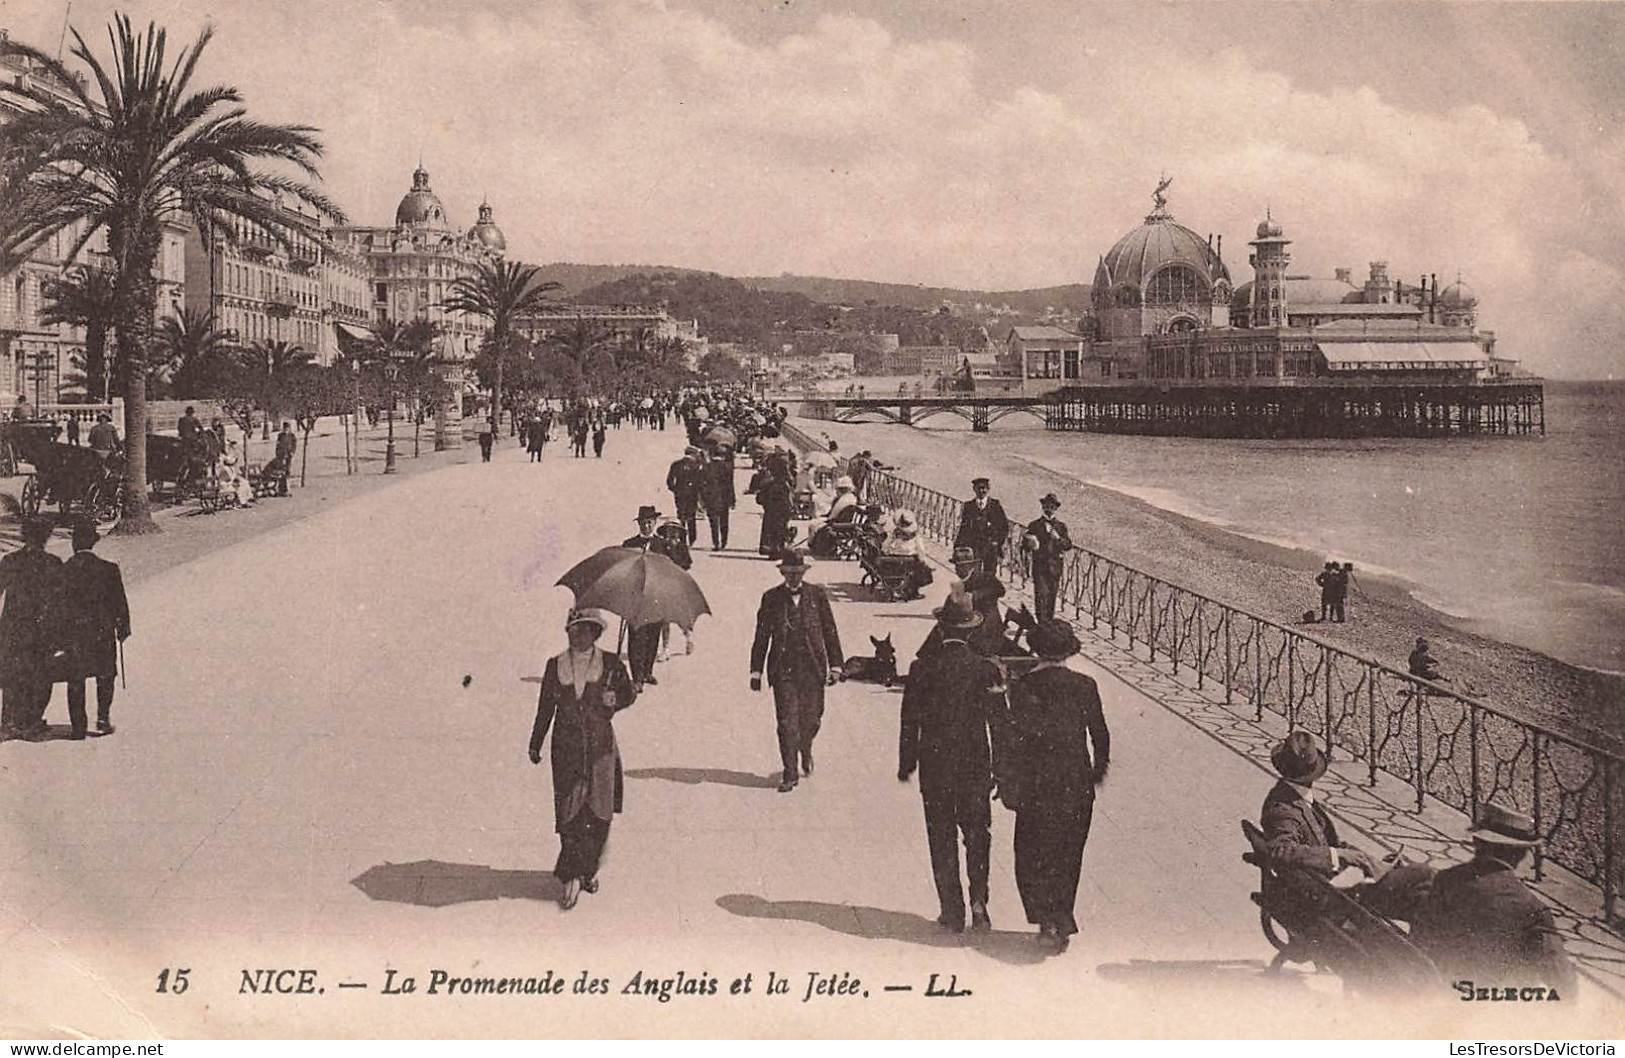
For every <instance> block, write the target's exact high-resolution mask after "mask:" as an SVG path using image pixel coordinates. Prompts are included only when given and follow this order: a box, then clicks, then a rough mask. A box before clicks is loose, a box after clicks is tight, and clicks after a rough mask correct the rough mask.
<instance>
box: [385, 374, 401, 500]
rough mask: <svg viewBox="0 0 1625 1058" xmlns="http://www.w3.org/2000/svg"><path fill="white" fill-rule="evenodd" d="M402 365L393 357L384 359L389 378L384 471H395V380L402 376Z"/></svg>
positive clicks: (387, 377)
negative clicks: (387, 436) (387, 426)
mask: <svg viewBox="0 0 1625 1058" xmlns="http://www.w3.org/2000/svg"><path fill="white" fill-rule="evenodd" d="M400 374H401V365H400V364H397V363H396V362H395V361H394V360H393V359H390V360H386V361H384V377H385V378H386V379H388V380H389V409H388V412H389V439H388V440H387V441H386V442H385V443H384V473H386V474H393V473H395V380H396V379H397V378H399V377H400Z"/></svg>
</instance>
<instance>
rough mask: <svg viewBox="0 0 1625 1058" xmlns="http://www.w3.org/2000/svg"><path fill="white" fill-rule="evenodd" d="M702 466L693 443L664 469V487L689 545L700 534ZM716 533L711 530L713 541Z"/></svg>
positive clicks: (691, 544) (697, 450)
mask: <svg viewBox="0 0 1625 1058" xmlns="http://www.w3.org/2000/svg"><path fill="white" fill-rule="evenodd" d="M703 473H704V468H703V467H702V466H701V464H700V450H699V449H698V448H695V447H694V446H693V445H689V446H688V447H687V448H685V449H683V458H681V459H678V460H675V461H673V462H672V465H671V468H670V469H668V470H667V471H666V489H667V491H669V492H670V493H671V499H672V502H673V503H674V504H676V505H677V520H678V521H679V522H681V523H682V525H683V532H684V533H685V534H686V535H687V536H688V543H689V546H691V547H692V546H693V544H694V541H695V539H696V538H697V537H698V536H699V535H700V528H699V510H700V486H701V483H702V476H703ZM715 536H716V534H715V532H714V531H713V533H712V537H713V543H714V542H715V540H714V538H715Z"/></svg>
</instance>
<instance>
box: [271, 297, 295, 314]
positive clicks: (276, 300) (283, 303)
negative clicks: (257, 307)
mask: <svg viewBox="0 0 1625 1058" xmlns="http://www.w3.org/2000/svg"><path fill="white" fill-rule="evenodd" d="M298 307H299V306H298V304H297V303H296V302H295V301H294V300H293V295H292V294H272V295H271V296H270V297H269V298H266V299H265V311H266V312H268V313H270V314H271V315H272V316H292V315H293V310H294V309H296V308H298Z"/></svg>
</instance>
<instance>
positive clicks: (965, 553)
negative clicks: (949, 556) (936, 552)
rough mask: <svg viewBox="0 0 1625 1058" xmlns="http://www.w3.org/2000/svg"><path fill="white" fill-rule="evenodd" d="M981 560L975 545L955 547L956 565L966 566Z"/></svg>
mask: <svg viewBox="0 0 1625 1058" xmlns="http://www.w3.org/2000/svg"><path fill="white" fill-rule="evenodd" d="M978 561H980V558H979V557H978V555H977V554H976V549H975V548H974V547H956V548H954V565H956V566H964V565H969V564H971V563H975V562H978Z"/></svg>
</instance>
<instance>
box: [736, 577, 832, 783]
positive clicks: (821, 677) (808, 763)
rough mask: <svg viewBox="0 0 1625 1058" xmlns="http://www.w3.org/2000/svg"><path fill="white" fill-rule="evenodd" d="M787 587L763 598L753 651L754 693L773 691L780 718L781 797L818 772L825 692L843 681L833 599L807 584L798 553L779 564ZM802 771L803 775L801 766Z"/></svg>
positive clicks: (757, 617) (752, 646)
mask: <svg viewBox="0 0 1625 1058" xmlns="http://www.w3.org/2000/svg"><path fill="white" fill-rule="evenodd" d="M779 572H780V574H782V575H783V577H784V583H783V584H780V585H778V586H777V587H774V588H769V589H768V590H767V591H766V592H764V593H762V603H761V605H760V606H759V607H758V608H757V610H756V639H755V641H754V642H753V643H752V644H751V648H750V689H751V690H753V691H760V690H761V689H762V675H763V673H766V675H767V682H768V684H769V685H770V686H771V687H772V688H773V709H774V712H775V713H776V714H777V716H778V726H779V759H780V761H781V762H782V763H783V764H784V778H783V781H782V782H780V783H779V792H780V793H789V792H790V791H791V790H794V789H795V788H796V780H797V779H798V778H799V777H800V775H802V774H806V775H811V774H812V772H813V753H812V748H813V739H815V738H817V737H818V727H819V724H820V723H821V722H822V721H823V718H824V688H825V687H826V686H829V685H831V684H833V683H835V681H836V680H838V679H840V678H841V662H842V660H843V659H844V658H845V655H844V654H842V653H841V637H840V633H839V632H838V631H836V628H835V613H834V611H833V610H831V609H830V605H829V596H828V595H826V594H824V589H823V588H820V587H819V586H818V585H816V584H807V583H805V581H804V578H805V577H806V575H807V560H806V558H804V557H803V556H802V555H801V553H800V552H797V551H792V552H790V553H789V554H787V555H785V556H784V558H783V559H781V560H780V562H779ZM798 758H799V763H800V770H799V771H798V770H797V763H798Z"/></svg>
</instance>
